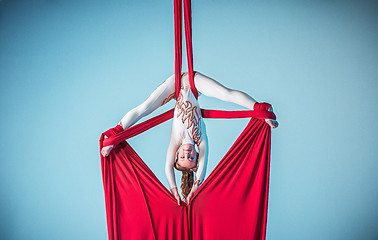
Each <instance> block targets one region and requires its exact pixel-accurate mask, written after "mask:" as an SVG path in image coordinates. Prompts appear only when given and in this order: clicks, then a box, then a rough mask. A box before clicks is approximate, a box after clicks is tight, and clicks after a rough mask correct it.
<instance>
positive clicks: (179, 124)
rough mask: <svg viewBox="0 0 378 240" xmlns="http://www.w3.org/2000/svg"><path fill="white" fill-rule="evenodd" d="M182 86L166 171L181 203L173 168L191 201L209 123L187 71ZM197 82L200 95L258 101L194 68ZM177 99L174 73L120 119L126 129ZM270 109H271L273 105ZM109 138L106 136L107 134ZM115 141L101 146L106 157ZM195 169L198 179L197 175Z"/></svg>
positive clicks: (202, 167)
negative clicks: (203, 116) (180, 176)
mask: <svg viewBox="0 0 378 240" xmlns="http://www.w3.org/2000/svg"><path fill="white" fill-rule="evenodd" d="M181 82H182V85H181V88H180V93H179V97H178V99H176V104H175V107H174V117H173V121H172V128H171V138H170V142H169V146H168V150H167V156H166V163H165V174H166V178H167V181H168V184H169V188H170V190H171V192H172V194H173V195H174V197H175V198H176V199H177V204H178V205H180V196H179V193H178V190H177V186H176V180H175V173H174V168H175V169H176V170H178V171H181V172H182V179H181V181H182V182H181V192H182V195H183V198H184V201H185V202H187V203H190V199H191V197H192V196H193V195H194V193H195V192H196V191H197V189H198V188H199V186H200V185H201V183H202V182H203V180H204V178H205V174H206V167H207V162H208V139H207V135H206V126H205V123H204V121H203V118H202V115H201V108H200V105H199V102H198V101H197V100H196V98H195V96H194V95H193V93H192V91H191V89H190V84H189V78H188V73H184V74H183V75H182V77H181ZM194 82H195V86H196V88H197V90H198V91H199V95H201V94H204V95H206V96H208V97H215V98H218V99H220V100H223V101H227V102H232V103H236V104H238V105H240V106H243V107H245V108H247V109H250V110H254V106H255V104H259V103H258V102H257V101H256V100H255V99H253V98H252V97H250V96H249V95H248V94H246V93H244V92H241V91H238V90H233V89H230V88H227V87H225V86H223V85H222V84H220V83H219V82H217V81H216V80H214V79H212V78H210V77H207V76H205V75H204V74H201V73H199V72H195V75H194ZM172 99H175V76H174V75H172V76H170V77H169V78H168V79H166V80H165V81H164V82H163V83H162V84H161V85H160V86H159V87H158V88H157V89H156V90H155V91H154V92H153V93H152V94H151V95H150V96H149V97H148V98H147V100H146V101H145V102H143V103H142V104H140V105H139V106H137V107H135V108H134V109H132V110H131V111H129V112H128V113H127V114H126V115H125V116H124V117H123V118H122V119H121V121H120V122H119V126H120V127H122V129H123V130H125V129H127V128H129V127H131V126H132V125H134V124H135V123H136V122H137V121H138V120H140V119H141V118H143V117H145V116H147V115H149V114H151V113H152V112H153V111H155V110H156V109H157V108H159V107H161V106H163V105H164V104H166V103H168V102H169V101H170V100H172ZM269 111H272V107H270V109H269ZM265 121H266V122H267V124H268V125H269V126H270V127H272V128H276V127H277V126H278V122H277V121H276V120H273V119H265ZM105 138H107V136H105ZM113 147H114V146H113V145H109V146H106V147H104V148H102V150H101V154H102V155H103V156H104V157H107V156H108V155H109V153H110V152H111V150H112V149H113ZM194 172H196V174H195V179H194Z"/></svg>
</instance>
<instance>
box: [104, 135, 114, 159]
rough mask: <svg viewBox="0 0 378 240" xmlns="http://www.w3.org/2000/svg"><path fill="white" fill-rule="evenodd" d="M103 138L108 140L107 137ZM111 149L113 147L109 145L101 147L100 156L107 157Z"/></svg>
mask: <svg viewBox="0 0 378 240" xmlns="http://www.w3.org/2000/svg"><path fill="white" fill-rule="evenodd" d="M104 138H108V137H107V136H105V137H104ZM113 147H114V146H113V145H109V146H106V147H103V148H102V149H101V154H102V156H104V157H107V156H109V154H110V151H112V149H113Z"/></svg>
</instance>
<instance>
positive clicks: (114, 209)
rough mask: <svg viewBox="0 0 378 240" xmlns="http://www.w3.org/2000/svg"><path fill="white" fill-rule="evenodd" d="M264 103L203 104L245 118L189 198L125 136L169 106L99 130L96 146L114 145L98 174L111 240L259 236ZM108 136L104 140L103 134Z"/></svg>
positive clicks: (265, 164) (265, 158)
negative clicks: (176, 193)
mask: <svg viewBox="0 0 378 240" xmlns="http://www.w3.org/2000/svg"><path fill="white" fill-rule="evenodd" d="M174 4H175V89H176V99H177V97H178V95H177V94H178V93H179V89H180V86H181V60H182V59H181V58H182V52H181V47H182V46H181V45H182V36H181V35H182V30H181V25H182V21H181V18H182V17H181V8H182V6H181V5H182V1H181V0H174ZM190 8H191V7H190V0H184V17H185V33H186V47H187V57H188V73H189V83H190V88H191V90H192V92H193V94H194V96H195V97H196V98H198V92H197V90H196V88H195V85H194V72H193V55H192V43H191V9H190ZM269 107H270V104H267V103H259V104H255V106H254V111H219V110H204V109H201V110H202V117H204V118H242V117H243V118H245V117H249V118H251V120H250V121H249V123H248V125H247V126H246V127H245V129H244V130H243V132H242V133H241V134H240V136H239V137H238V139H237V140H236V141H235V143H234V144H233V146H232V147H231V148H230V150H229V151H228V152H227V153H226V155H225V156H224V157H223V159H222V160H221V161H220V162H219V164H218V165H217V166H216V167H215V169H214V170H213V172H212V173H211V174H210V175H209V176H208V178H207V179H206V180H205V181H204V182H203V183H202V185H201V186H200V188H199V189H198V190H197V191H196V193H195V194H194V196H193V198H192V199H191V202H190V204H189V205H186V204H185V203H184V202H181V206H178V205H177V201H176V199H175V198H174V197H173V195H172V194H171V193H170V192H169V191H168V190H167V188H165V187H164V185H163V184H162V183H161V182H160V181H159V180H158V179H157V177H156V176H155V175H154V174H153V172H152V171H151V170H150V169H149V168H148V166H147V165H146V164H145V163H144V162H143V160H142V159H141V158H140V157H139V156H138V154H137V153H136V152H135V151H134V149H133V148H132V147H131V146H130V145H129V144H128V143H127V142H126V141H125V140H126V139H128V138H131V137H134V136H136V135H138V134H140V133H142V132H144V131H147V130H148V129H150V128H152V127H154V126H156V125H158V124H160V123H163V122H165V121H167V120H169V119H171V118H172V117H173V109H172V110H170V111H167V112H165V113H163V114H161V115H159V116H156V117H154V118H152V119H149V120H147V121H145V122H143V123H140V124H138V125H135V126H133V127H130V128H128V129H127V130H125V131H123V129H122V127H121V126H119V125H118V126H117V127H115V128H111V129H109V130H108V131H106V132H104V133H103V134H102V135H101V138H100V149H102V148H103V147H105V146H108V145H115V147H114V148H113V150H112V151H111V153H110V155H109V156H108V157H105V158H104V157H103V156H102V155H101V154H100V156H101V168H102V178H103V184H104V190H105V205H106V216H107V224H108V235H109V239H110V240H127V239H131V240H138V239H140V240H149V239H162V240H178V239H180V240H181V239H182V240H192V239H194V240H210V239H216V240H222V239H225V240H229V239H235V240H236V239H255V240H262V239H265V234H266V222H267V209H268V189H269V159H270V127H269V125H268V124H266V123H265V121H264V120H261V119H265V118H268V119H276V117H275V115H274V113H272V112H269V111H268V109H269ZM105 135H106V136H108V137H109V138H107V139H105V138H104V136H105Z"/></svg>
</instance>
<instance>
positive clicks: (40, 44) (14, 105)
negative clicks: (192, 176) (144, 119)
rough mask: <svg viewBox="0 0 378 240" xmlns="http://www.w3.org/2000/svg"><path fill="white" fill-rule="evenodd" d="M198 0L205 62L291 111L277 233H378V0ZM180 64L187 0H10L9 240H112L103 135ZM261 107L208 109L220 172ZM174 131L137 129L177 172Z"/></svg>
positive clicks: (147, 151)
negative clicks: (246, 115) (176, 3)
mask: <svg viewBox="0 0 378 240" xmlns="http://www.w3.org/2000/svg"><path fill="white" fill-rule="evenodd" d="M192 2H193V3H192V5H193V6H192V9H193V47H194V65H195V70H197V71H199V72H202V73H204V74H206V75H208V76H210V77H212V78H214V79H216V80H218V81H220V82H221V83H222V84H224V85H226V86H228V87H230V88H234V89H238V90H242V91H244V92H246V93H248V94H250V95H251V96H252V97H254V98H255V99H256V100H258V101H267V102H270V103H272V104H273V106H274V110H275V113H276V114H277V116H278V120H279V123H280V127H279V128H278V129H274V130H272V131H273V133H272V152H271V172H270V192H269V209H268V229H267V239H272V240H275V239H278V240H286V239H288V240H292V239H314V240H319V239H322V240H327V239H330V240H331V239H332V240H333V239H343V240H348V239H377V237H378V230H377V227H378V226H377V222H378V208H377V202H378V188H377V187H376V183H377V180H378V177H377V174H376V172H377V170H376V169H377V167H378V163H377V153H378V148H377V146H378V144H377V137H376V136H377V133H378V130H377V126H376V123H375V120H376V119H377V117H378V111H377V103H378V102H377V93H378V92H377V90H378V68H377V66H378V65H377V64H378V48H377V42H378V30H377V29H378V17H377V12H378V4H377V2H376V1H357V0H355V1H339V0H333V1H325V0H323V1H315V0H312V1H310V0H304V1H303V0H302V1H299V0H298V1H293V0H292V1H278V0H276V1H271V0H269V1H242V0H240V1H225V0H216V1H215V0H201V1H199V0H198V1H197V0H193V1H192ZM184 66H186V61H184ZM185 69H186V67H185ZM173 71H174V38H173V0H160V1H152V0H143V1H137V0H134V1H125V0H112V1H105V0H102V1H100V0H91V1H84V0H80V1H63V0H38V1H37V0H35V1H11V0H2V1H0V79H1V86H0V91H1V101H0V104H1V133H2V134H1V155H2V157H1V167H0V184H1V185H0V186H1V203H0V218H1V224H0V238H1V239H17V240H18V239H38V240H44V239H49V240H50V239H64V240H65V239H92V240H94V239H106V238H107V230H106V218H105V206H104V194H103V186H102V179H101V169H100V155H99V144H98V140H99V137H100V134H101V133H102V132H104V131H105V130H107V129H109V128H111V127H114V126H115V125H116V124H117V123H118V122H119V121H120V120H121V118H122V117H123V116H124V114H125V113H126V112H127V111H129V110H131V109H132V108H133V107H135V106H137V105H139V104H140V103H142V102H143V101H144V100H145V99H146V98H147V97H148V96H149V94H150V93H151V92H152V91H153V90H154V89H155V88H156V87H157V86H158V85H159V84H160V83H161V82H163V81H164V80H165V79H166V78H167V77H169V76H170V75H171V74H173ZM200 103H201V106H202V107H204V108H214V109H230V110H231V109H243V108H242V107H240V106H237V105H235V104H231V103H225V102H221V101H219V100H217V99H211V98H208V97H206V96H201V97H200ZM173 106H174V103H173V102H171V103H169V104H168V105H167V106H164V107H163V108H162V109H159V110H158V111H157V112H156V113H154V114H153V115H156V114H157V113H161V112H163V111H165V110H168V109H170V108H172V107H173ZM247 121H248V120H246V119H241V120H206V124H207V129H208V135H209V142H210V155H209V166H208V170H207V176H208V175H209V173H210V172H211V171H212V170H213V169H214V167H215V166H216V164H217V163H218V162H219V160H220V159H221V157H222V156H223V155H224V154H225V153H226V152H227V150H228V149H229V147H230V146H231V144H232V142H233V141H234V140H235V139H236V137H237V136H238V135H239V134H240V132H241V131H242V129H243V128H244V127H245V126H246V123H247ZM169 134H170V122H168V123H165V124H163V125H161V126H159V127H157V128H155V129H152V130H150V131H148V132H146V133H144V134H142V135H140V136H138V137H136V138H133V139H131V140H130V141H129V142H130V143H131V145H132V146H133V147H134V148H135V149H136V151H137V152H138V153H139V154H140V156H141V157H142V159H144V160H145V161H146V163H147V165H148V166H149V167H150V168H151V169H152V170H153V171H154V173H156V175H157V177H158V178H159V179H160V180H161V181H162V183H163V184H164V185H165V186H168V185H167V182H166V179H165V174H164V163H165V151H166V148H167V146H168V140H169ZM176 178H177V182H178V183H179V182H180V178H181V174H178V173H177V172H176Z"/></svg>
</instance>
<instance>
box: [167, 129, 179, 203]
mask: <svg viewBox="0 0 378 240" xmlns="http://www.w3.org/2000/svg"><path fill="white" fill-rule="evenodd" d="M174 136H175V135H174V132H173V131H172V133H171V140H170V141H169V146H168V150H167V158H166V161H165V176H166V177H167V181H168V185H169V189H170V190H171V192H172V194H173V195H174V196H175V198H176V199H177V204H178V205H180V195H179V194H178V190H177V186H176V179H175V172H174V169H173V168H174V167H173V166H174V164H175V158H176V152H177V150H178V148H179V147H180V144H178V143H177V141H176V140H175V138H174Z"/></svg>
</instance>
